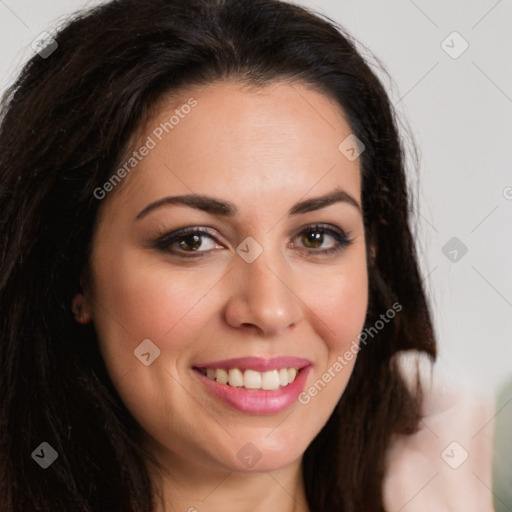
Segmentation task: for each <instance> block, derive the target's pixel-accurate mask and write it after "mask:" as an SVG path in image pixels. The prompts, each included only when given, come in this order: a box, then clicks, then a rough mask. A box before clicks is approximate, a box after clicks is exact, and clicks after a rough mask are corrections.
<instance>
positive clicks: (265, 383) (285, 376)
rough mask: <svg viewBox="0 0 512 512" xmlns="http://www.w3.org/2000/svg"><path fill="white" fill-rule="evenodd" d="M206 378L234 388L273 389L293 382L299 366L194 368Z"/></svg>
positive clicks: (299, 369)
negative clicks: (269, 368) (259, 368)
mask: <svg viewBox="0 0 512 512" xmlns="http://www.w3.org/2000/svg"><path fill="white" fill-rule="evenodd" d="M195 369H196V370H197V371H199V372H200V373H202V374H203V375H205V376H206V377H207V378H209V379H211V380H214V381H216V382H218V383H219V384H225V385H227V386H231V387H234V388H240V389H244V390H252V391H259V390H261V391H275V390H278V389H281V388H285V387H286V386H288V385H289V384H291V383H292V382H294V380H295V378H296V377H297V375H298V373H299V372H300V371H301V368H295V367H290V368H279V369H274V370H268V371H264V372H259V371H256V370H252V369H249V368H247V369H240V368H195Z"/></svg>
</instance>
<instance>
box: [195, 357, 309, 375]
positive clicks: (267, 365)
mask: <svg viewBox="0 0 512 512" xmlns="http://www.w3.org/2000/svg"><path fill="white" fill-rule="evenodd" d="M310 364H311V361H309V360H308V359H303V358H301V357H291V356H278V357H272V358H270V359H264V358H262V357H237V358H234V359H224V360H222V361H212V362H209V363H201V364H195V365H194V368H245V369H251V370H255V371H260V372H264V371H267V370H275V369H280V368H305V367H306V366H309V365H310Z"/></svg>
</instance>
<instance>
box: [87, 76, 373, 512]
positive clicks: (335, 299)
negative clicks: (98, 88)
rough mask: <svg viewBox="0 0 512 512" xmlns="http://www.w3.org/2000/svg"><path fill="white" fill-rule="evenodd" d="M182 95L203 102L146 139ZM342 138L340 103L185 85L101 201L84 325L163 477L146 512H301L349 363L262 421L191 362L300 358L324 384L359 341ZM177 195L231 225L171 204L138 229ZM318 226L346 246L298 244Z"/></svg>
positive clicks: (357, 266)
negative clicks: (308, 206)
mask: <svg viewBox="0 0 512 512" xmlns="http://www.w3.org/2000/svg"><path fill="white" fill-rule="evenodd" d="M191 97H193V98H195V99H196V100H197V106H195V107H194V108H193V109H191V111H190V112H189V113H188V114H187V115H185V116H183V118H181V117H180V120H179V123H178V124H176V125H175V126H174V128H173V129H172V131H170V132H169V133H164V134H163V137H162V140H158V139H157V138H156V136H155V132H154V130H155V129H156V128H157V127H158V126H159V125H160V123H162V122H165V121H168V120H169V118H170V116H171V115H172V114H173V112H174V111H175V109H177V108H179V107H180V105H183V104H185V103H186V102H187V100H188V99H189V98H191ZM350 133H351V130H350V127H349V125H348V123H347V121H346V119H345V117H344V115H343V112H342V111H341V109H340V108H339V106H337V104H336V103H335V102H334V101H332V100H330V99H329V98H328V97H326V96H325V95H323V94H320V93H319V92H316V91H313V90H312V89H310V88H308V87H306V86H304V85H302V84H298V83H294V84H286V83H282V82H280V83H275V84H272V85H268V86H266V87H265V88H263V89H257V90H252V89H247V88H245V89H244V88H242V87H241V86H240V85H239V84H236V83H233V82H217V83H214V84H210V85H208V86H202V87H195V88H190V89H187V90H184V91H182V92H181V93H180V94H179V96H176V97H174V98H173V99H172V101H171V100H169V99H166V100H163V101H161V102H160V104H159V105H158V107H157V108H156V109H155V111H154V112H153V114H152V115H151V117H150V118H149V119H148V120H147V123H145V125H144V127H142V128H141V130H140V134H138V139H137V140H136V141H135V142H134V145H133V149H136V148H139V147H140V146H141V145H143V144H144V142H145V141H147V137H148V136H151V137H152V138H153V139H154V141H155V142H156V145H155V147H154V148H152V149H151V150H150V151H149V153H148V154H147V155H146V156H145V157H144V158H143V159H142V160H141V161H140V163H138V165H137V166H136V167H135V168H134V169H133V170H132V171H131V173H130V174H129V176H128V177H126V178H125V179H124V181H123V182H122V183H121V184H120V185H118V187H117V188H116V190H114V191H113V192H111V193H110V194H109V195H107V197H106V198H105V199H104V202H103V204H102V210H101V212H100V213H101V214H100V217H99V220H98V226H97V231H96V234H95V238H94V245H93V254H92V278H93V283H90V284H91V285H93V286H89V287H87V290H86V293H85V300H84V304H83V306H84V307H83V315H84V318H90V319H91V320H92V321H93V322H94V325H95V328H96V330H97V333H98V337H99V340H100V345H101V351H102V355H103V357H104V359H105V362H106V365H107V369H108V371H109V374H110V375H111V377H112V380H113V382H114V384H115V385H116V388H117V389H118V391H119V394H120V396H121V397H122V399H123V401H124V402H125V404H126V406H127V407H128V409H129V410H130V411H131V413H132V414H133V416H134V417H135V419H136V420H137V421H138V422H139V423H140V425H141V426H142V428H143V429H144V431H145V434H146V436H145V440H144V444H145V446H146V447H147V448H148V449H149V450H150V451H151V452H152V454H153V455H154V456H155V457H156V458H157V459H158V460H159V462H160V463H161V464H162V467H163V470H162V471H159V470H157V469H156V468H154V467H153V465H151V464H150V463H149V462H148V467H149V469H150V472H151V475H152V478H153V480H154V483H155V486H156V488H157V497H156V504H155V512H162V511H174V510H176V511H178V510H180V511H187V510H189V511H190V512H193V511H194V510H197V511H198V512H203V511H209V512H218V511H222V512H232V511H233V512H234V511H240V510H247V511H252V512H260V511H265V512H267V511H268V510H280V511H284V512H294V511H296V512H299V511H301V512H303V511H307V510H308V507H307V504H306V499H305V493H304V486H303V482H302V476H301V470H302V457H303V454H304V451H305V450H306V448H307V446H308V445H309V444H310V443H311V441H312V440H313V439H314V438H315V436H316V435H317V434H318V432H319V431H320V430H321V428H322V427H323V426H324V424H325V423H326V421H327V420H328V418H329V416H330V415H331V413H332V411H333V409H334V407H335V405H336V403H337V402H338V400H339V398H340V397H341V395H342V393H343V391H344V389H345V387H346V385H347V382H348V378H349V377H350V373H351V372H352V369H353V365H354V363H355V358H353V359H351V360H349V361H346V364H345V365H344V366H343V369H342V370H341V371H338V372H335V373H334V375H335V376H334V377H332V378H331V379H330V381H329V383H328V384H327V385H326V386H325V387H324V388H323V389H322V390H321V391H320V392H318V394H317V395H316V396H311V397H310V400H309V401H308V403H305V404H304V403H299V402H298V401H295V402H294V403H293V404H292V405H291V406H289V407H288V408H286V409H285V410H283V411H281V412H278V413H272V414H250V413H246V412H242V411H240V410H236V409H234V408H232V407H230V406H228V405H227V404H225V403H224V402H222V401H220V400H219V399H218V398H217V397H216V396H214V395H213V394H212V393H211V392H210V391H209V390H208V389H207V388H206V386H205V385H204V383H203V382H202V381H201V380H200V379H198V377H197V372H196V371H195V370H193V368H192V367H193V366H194V364H197V363H201V362H208V361H218V360H221V359H230V358H235V357H243V356H258V357H263V358H271V357H275V356H282V355H284V356H296V357H301V358H306V359H308V360H309V361H310V362H311V371H310V372H309V374H308V376H307V382H306V385H305V387H304V389H305V390H307V389H309V388H310V387H311V386H312V385H313V384H314V383H315V382H317V381H318V380H319V379H321V378H322V375H324V374H325V373H326V372H329V370H330V373H331V376H332V374H333V370H332V368H333V365H334V364H335V362H336V361H337V358H338V357H339V356H343V354H344V353H345V352H346V351H347V350H348V349H349V348H350V347H351V346H353V343H354V341H356V342H357V339H358V334H359V333H360V332H361V330H362V328H363V325H364V319H365V315H366V310H367V305H368V295H367V288H368V276H367V268H366V246H365V238H364V225H363V218H362V213H361V210H360V205H361V200H362V198H361V180H360V168H359V159H356V160H354V161H350V160H349V159H347V158H346V157H345V156H344V154H342V152H340V150H339V149H338V146H339V144H340V142H341V141H343V140H344V139H345V138H346V137H347V136H348V135H349V134H350ZM336 189H337V190H341V191H343V192H344V194H345V196H344V197H345V199H346V198H347V197H350V198H351V200H342V201H338V202H334V203H333V204H330V205H329V206H326V207H322V208H320V209H317V210H315V211H310V212H307V213H299V214H296V215H289V210H290V209H291V208H292V207H293V206H294V205H295V204H296V203H298V202H300V201H304V200H305V199H310V198H316V197H319V196H324V195H326V194H329V193H331V192H333V191H335V190H336ZM185 194H201V195H207V196H210V197H213V198H215V199H217V200H219V201H229V202H230V203H232V204H233V205H234V206H235V207H236V209H237V213H236V214H234V215H232V216H226V215H220V214H213V213H209V212H205V211H200V210H198V209H195V208H191V207H190V206H185V205H177V204H174V205H166V206H161V207H158V208H154V209H152V210H151V211H148V212H147V214H145V215H143V216H141V217H140V218H139V219H137V218H136V217H137V215H138V214H139V213H140V212H141V211H143V210H144V209H145V208H146V207H147V206H148V205H149V204H151V203H153V202H155V201H157V200H160V199H162V198H164V197H167V196H177V195H185ZM351 201H352V202H353V203H355V204H352V202H351ZM317 224H322V225H324V226H326V227H328V228H331V229H333V230H334V231H335V232H336V231H337V232H340V231H343V232H345V234H347V235H348V238H349V240H350V244H349V245H347V246H341V247H339V251H336V252H333V253H331V254H327V253H325V252H323V251H325V250H327V249H330V248H333V247H337V246H338V245H339V244H338V242H337V239H336V238H335V237H334V236H333V235H332V234H330V233H323V235H322V234H317V235H316V237H317V238H315V240H313V241H312V238H313V237H312V236H311V235H310V236H309V237H308V236H307V233H309V232H312V233H313V234H315V233H318V232H317V230H316V229H315V226H316V225H317ZM188 226H193V227H199V228H207V230H208V235H206V236H205V235H200V236H201V237H202V238H200V239H199V243H198V244H197V245H196V246H195V247H194V248H192V247H191V242H190V240H191V239H190V237H189V238H188V239H187V240H188V245H187V244H184V242H183V241H182V242H181V243H178V242H174V243H172V245H169V246H167V247H164V248H161V247H160V248H156V247H154V241H155V240H157V239H158V238H159V237H160V236H161V235H163V234H165V233H170V232H173V231H176V230H178V229H180V228H183V227H188ZM306 229H308V230H309V231H306V232H305V233H304V230H306ZM247 237H252V239H254V241H256V242H257V244H258V246H259V247H260V248H261V249H262V253H261V254H260V255H259V256H258V257H257V258H256V259H255V260H254V261H252V262H251V263H248V262H247V261H246V260H244V259H243V258H242V257H241V256H240V255H239V253H237V251H236V249H237V247H239V246H240V245H241V244H242V247H246V246H244V245H243V243H245V242H246V239H247ZM181 240H183V238H182V239H181ZM251 247H252V248H251V249H250V250H251V251H252V250H254V246H251ZM190 253H193V254H199V257H197V258H195V259H194V258H186V254H190ZM183 254H185V256H183ZM146 339H150V340H151V341H152V343H154V345H155V346H157V347H158V349H159V350H160V355H159V357H158V358H156V359H155V360H154V362H152V363H151V364H150V365H148V366H146V365H144V364H141V361H139V360H138V359H137V357H134V350H135V349H136V348H137V347H138V346H139V345H140V343H141V342H142V341H143V340H146ZM247 443H252V444H253V445H254V446H255V447H256V448H257V451H258V453H259V454H261V458H260V459H259V460H258V462H257V463H256V464H254V465H253V466H251V467H246V466H244V464H243V463H242V461H241V459H240V457H239V452H240V450H241V449H242V448H243V447H244V446H246V445H247Z"/></svg>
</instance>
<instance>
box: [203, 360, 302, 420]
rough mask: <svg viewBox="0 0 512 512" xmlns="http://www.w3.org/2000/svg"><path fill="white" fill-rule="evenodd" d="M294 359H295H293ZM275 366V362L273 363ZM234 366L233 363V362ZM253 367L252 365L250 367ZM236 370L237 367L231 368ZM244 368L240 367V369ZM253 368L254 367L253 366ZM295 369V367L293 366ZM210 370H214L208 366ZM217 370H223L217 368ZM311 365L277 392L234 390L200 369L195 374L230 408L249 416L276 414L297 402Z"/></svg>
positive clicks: (300, 371)
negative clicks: (204, 373) (210, 377)
mask: <svg viewBox="0 0 512 512" xmlns="http://www.w3.org/2000/svg"><path fill="white" fill-rule="evenodd" d="M292 359H293V358H292ZM273 363H274V365H275V361H273ZM231 364H232V361H231ZM249 366H252V365H249ZM229 367H230V368H235V367H236V366H229ZM240 367H242V368H243V367H244V365H239V366H238V368H240ZM252 367H253V366H252ZM279 367H281V368H283V367H285V366H279V365H277V366H273V367H272V368H279ZM291 367H294V365H291ZM208 368H212V367H211V366H208ZM217 368H222V367H219V366H217ZM311 368H312V367H311V365H309V366H301V369H300V370H299V373H298V374H297V376H296V377H295V380H294V381H293V382H292V383H291V384H288V385H287V386H285V387H284V388H280V389H277V390H275V391H263V390H246V389H242V388H234V387H231V386H228V385H227V384H220V383H219V382H217V381H215V380H212V379H209V378H208V377H207V376H206V375H203V374H202V373H201V372H200V371H199V370H198V369H194V374H195V375H197V377H198V378H199V379H200V380H201V381H202V382H203V383H204V384H205V386H206V387H207V388H208V390H209V391H211V392H212V393H213V394H214V395H215V396H216V397H217V398H219V399H220V400H222V401H223V402H224V403H225V404H227V405H228V406H230V407H232V408H234V409H236V410H238V411H241V412H245V413H248V414H275V413H278V412H281V411H284V410H285V409H287V408H288V407H290V406H291V405H292V404H293V403H295V402H296V401H297V398H298V396H299V394H300V393H301V392H302V391H303V390H304V386H305V384H306V379H307V376H308V373H309V370H311Z"/></svg>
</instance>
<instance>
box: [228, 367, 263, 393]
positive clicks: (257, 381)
mask: <svg viewBox="0 0 512 512" xmlns="http://www.w3.org/2000/svg"><path fill="white" fill-rule="evenodd" d="M230 384H231V383H230ZM244 386H245V387H246V388H247V389H259V388H260V387H261V373H260V372H255V371H254V370H245V372H244Z"/></svg>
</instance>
